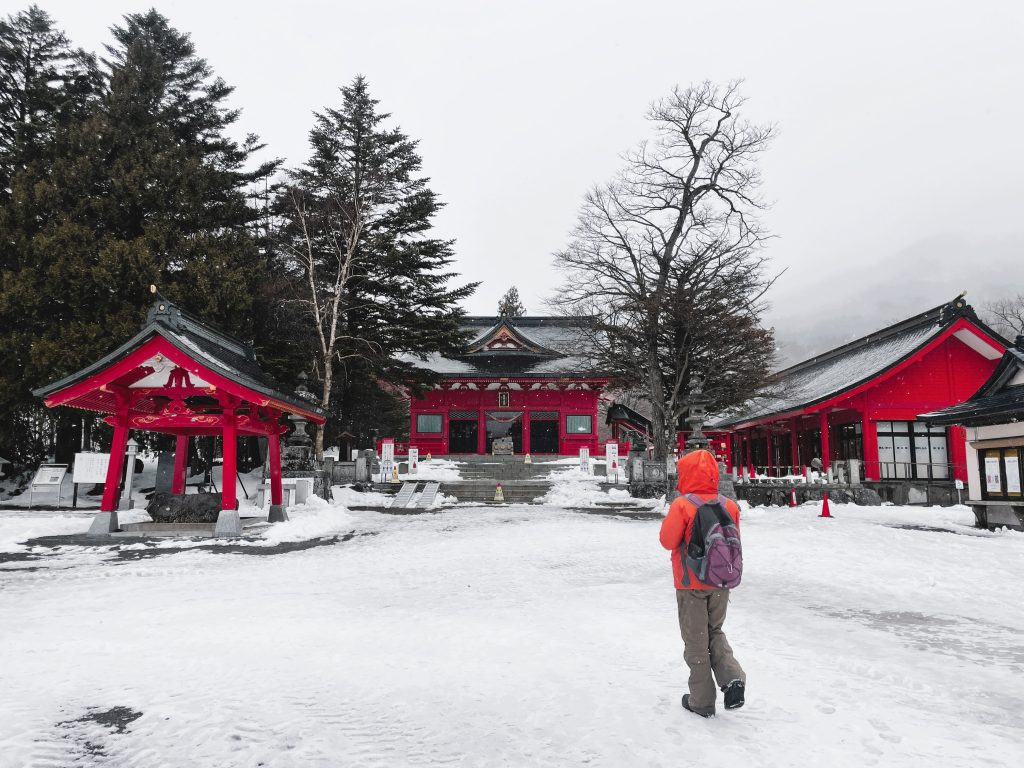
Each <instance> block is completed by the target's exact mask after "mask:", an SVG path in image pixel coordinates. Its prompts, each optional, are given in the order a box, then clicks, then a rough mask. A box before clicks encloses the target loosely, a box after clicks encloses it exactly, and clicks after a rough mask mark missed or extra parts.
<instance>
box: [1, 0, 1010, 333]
mask: <svg viewBox="0 0 1024 768" xmlns="http://www.w3.org/2000/svg"><path fill="white" fill-rule="evenodd" d="M38 2H39V4H40V6H41V7H43V8H44V9H45V10H47V11H48V12H49V13H50V14H51V15H53V16H54V18H55V19H56V21H57V22H58V24H59V25H60V26H62V27H63V28H64V29H65V31H66V32H67V33H68V34H69V36H70V37H71V38H72V39H73V41H74V42H75V43H76V44H77V45H81V46H83V47H85V48H87V49H90V50H98V49H99V48H100V46H101V45H102V43H104V42H107V41H108V40H109V34H108V31H107V30H108V28H109V27H110V25H111V24H113V23H115V22H116V21H117V20H118V19H119V18H120V16H121V15H122V14H124V13H126V12H131V11H138V10H145V9H146V8H148V7H150V6H153V5H154V3H153V2H117V1H114V0H111V1H109V2H107V1H105V0H94V1H93V2H81V0H59V1H58V0H49V1H44V0H38ZM5 5H7V6H8V8H10V10H12V11H13V10H16V9H17V8H18V7H23V6H16V5H14V4H13V3H6V4H5ZM25 5H27V3H25ZM155 7H156V8H157V9H158V10H159V11H161V12H162V13H164V14H165V15H166V16H168V17H169V18H170V20H171V21H172V23H173V24H174V25H175V26H176V27H178V28H179V29H180V30H182V31H186V32H189V33H190V34H191V35H192V38H193V40H194V42H195V43H196V45H197V48H198V51H199V53H200V55H202V56H203V57H205V58H206V59H208V60H209V62H210V64H211V65H212V66H213V68H214V70H215V71H216V73H217V74H219V75H220V76H222V77H223V78H224V79H225V80H227V81H228V83H230V84H232V85H234V86H236V91H235V94H234V104H235V105H236V106H238V107H240V108H241V109H242V110H243V114H242V119H241V121H240V127H241V131H242V132H245V131H252V132H255V133H258V134H260V135H261V136H262V137H263V139H264V140H266V141H267V142H268V144H269V151H270V152H272V153H273V154H274V155H277V156H282V157H285V158H287V160H288V161H289V163H292V164H297V163H299V162H301V161H303V160H304V159H305V157H306V154H307V148H306V136H307V132H308V130H309V127H310V125H311V113H312V112H313V111H314V110H317V109H321V108H322V107H324V106H325V105H334V104H336V103H337V101H338V93H337V87H338V86H339V85H341V84H342V83H346V82H348V81H349V80H351V78H352V77H353V76H354V75H355V74H357V73H362V74H364V75H366V76H367V77H368V78H369V81H370V86H371V91H372V93H374V94H375V96H376V97H377V98H378V99H380V100H381V103H382V107H383V108H384V109H386V110H387V111H390V112H391V113H392V114H393V115H394V117H395V119H396V120H397V122H398V123H399V124H401V126H402V127H403V128H404V129H405V130H406V131H407V132H408V133H409V135H411V136H412V137H414V138H417V139H419V140H420V151H421V154H422V156H423V160H424V166H425V170H426V172H427V174H428V175H429V176H431V177H432V179H433V182H432V186H433V188H434V189H435V190H436V191H437V192H438V193H439V194H440V195H441V196H442V198H443V199H444V201H445V202H446V203H447V208H446V210H445V211H444V213H443V215H442V216H441V217H440V219H439V222H438V224H439V228H440V231H441V234H443V235H444V236H448V237H453V238H455V239H456V240H457V252H458V256H459V261H458V265H457V268H458V270H459V271H460V272H461V273H462V274H463V275H465V277H466V278H467V279H472V280H483V281H484V284H483V285H482V286H481V288H480V291H479V292H478V294H477V296H476V297H475V298H473V299H472V300H471V301H470V302H469V303H468V306H467V309H468V310H469V311H470V312H471V313H475V314H490V313H493V311H494V309H495V305H496V303H497V299H498V297H499V296H500V295H501V294H502V293H503V292H504V291H505V290H506V289H507V288H508V286H509V285H512V284H515V285H517V286H518V287H519V290H520V292H521V293H522V295H523V298H524V301H525V303H526V307H527V310H528V311H531V312H541V311H543V310H544V307H543V306H542V303H541V302H542V299H544V298H548V297H550V296H551V295H552V291H553V289H554V288H555V286H556V285H557V283H558V276H557V274H556V273H555V272H554V270H553V269H552V266H551V254H552V253H553V252H554V251H556V250H558V249H559V248H560V247H562V246H563V244H564V243H565V241H566V237H567V233H568V232H569V230H570V228H571V227H572V225H573V222H574V219H575V216H576V212H577V210H578V208H579V203H580V199H581V196H582V195H583V193H584V192H585V191H586V189H587V188H588V187H589V186H590V185H592V184H593V183H595V182H600V181H603V180H605V179H607V178H608V177H609V176H610V175H611V174H612V173H613V172H614V171H615V169H616V168H618V167H619V165H620V160H619V154H620V153H621V152H622V151H623V150H626V149H627V148H629V147H631V146H632V145H633V144H635V143H636V142H638V141H639V140H640V139H642V138H644V137H645V136H646V135H648V132H649V128H648V126H647V125H646V124H645V121H644V120H643V114H644V112H645V110H646V108H647V106H648V104H649V103H650V102H651V101H653V100H654V99H656V98H658V97H660V96H662V95H663V94H665V93H667V92H668V90H669V89H670V88H671V87H672V86H673V85H674V84H677V83H678V84H682V85H686V84H689V83H693V82H698V81H700V80H704V79H711V80H716V81H725V80H728V79H730V78H735V77H742V78H745V79H746V86H745V93H746V94H747V96H748V97H749V105H748V107H749V110H748V111H749V114H750V115H751V116H752V117H754V118H756V119H758V120H764V121H772V122H775V123H777V124H778V126H779V128H780V136H779V138H778V140H777V141H776V143H775V145H774V147H773V149H772V151H771V152H770V153H769V154H768V155H766V156H765V157H764V165H763V167H764V171H765V180H766V186H765V192H766V195H767V196H768V197H769V198H770V199H772V200H774V201H775V204H774V207H773V209H772V211H771V212H770V214H769V215H768V216H767V217H766V220H767V223H768V225H769V226H770V228H771V229H772V230H773V231H774V232H775V233H776V234H777V235H778V236H779V237H778V239H777V240H776V241H775V242H774V243H773V244H772V245H771V246H770V255H771V257H772V259H773V262H774V264H775V266H776V268H777V269H780V270H781V269H786V270H787V272H786V274H785V275H784V276H783V278H782V279H781V280H780V281H779V283H778V284H777V286H776V288H775V289H774V290H773V292H772V294H771V301H772V305H773V306H772V310H771V312H770V314H769V316H768V318H767V320H768V322H769V323H770V324H774V325H775V326H776V327H777V329H778V331H779V335H780V337H781V338H782V339H783V340H784V341H785V342H786V343H787V344H788V345H789V347H790V349H791V350H792V351H795V350H796V349H797V348H799V349H800V351H804V350H805V349H807V350H809V349H816V348H820V347H822V346H829V345H831V343H832V342H833V341H839V340H843V339H846V338H852V337H853V336H855V335H860V334H862V333H865V332H868V331H870V330H873V329H874V328H877V327H880V326H882V325H884V324H886V323H888V322H891V321H895V320H898V319H901V318H902V317H906V316H909V315H910V314H913V313H916V312H918V311H922V310H924V309H927V308H929V307H931V306H934V305H936V304H939V303H942V302H943V301H945V300H947V299H950V298H952V297H953V296H955V295H956V294H958V293H959V292H960V291H962V290H967V291H969V294H968V299H969V300H970V301H971V302H972V303H973V304H975V306H980V305H981V304H983V303H984V302H985V301H987V300H990V299H992V298H998V297H1000V296H1007V295H1014V294H1016V293H1018V292H1024V267H1022V264H1024V219H1022V217H1021V215H1020V209H1021V203H1022V194H1021V191H1020V190H1021V187H1020V185H1021V182H1022V179H1024V152H1022V150H1021V148H1020V147H1021V135H1022V131H1024V96H1022V94H1024V52H1022V45H1024V3H1020V2H1015V1H1013V2H1011V1H1010V0H1007V1H1006V2H978V0H975V1H974V2H956V3H949V2H934V1H933V2H892V1H891V0H890V2H865V1H864V0H860V1H859V2H857V3H842V4H839V3H830V2H737V1H736V0H734V1H733V2H729V3H708V2H701V3H696V2H690V1H689V0H662V1H661V2H637V1H635V0H634V1H633V2H621V1H620V2H594V1H593V0H591V1H589V2H582V1H577V2H554V1H553V0H549V2H532V1H531V2H524V1H522V0H519V1H517V2H503V3H489V2H483V1H482V0H477V1H476V2H470V1H465V2H445V1H444V0H432V1H431V2H415V1H414V0H407V1H405V2H398V1H395V2H361V3H347V2H310V1H308V0H290V1H289V2H263V1H259V0H249V1H248V2H230V3H229V2H213V1H212V0H206V2H197V1H193V0H180V1H177V2H175V1H166V2H160V3H156V4H155Z"/></svg>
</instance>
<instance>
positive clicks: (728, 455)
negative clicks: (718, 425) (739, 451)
mask: <svg viewBox="0 0 1024 768" xmlns="http://www.w3.org/2000/svg"><path fill="white" fill-rule="evenodd" d="M725 471H726V472H728V473H729V474H732V432H726V433H725Z"/></svg>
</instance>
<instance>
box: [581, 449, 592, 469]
mask: <svg viewBox="0 0 1024 768" xmlns="http://www.w3.org/2000/svg"><path fill="white" fill-rule="evenodd" d="M580 469H581V470H582V471H584V472H586V473H587V474H590V449H589V448H580Z"/></svg>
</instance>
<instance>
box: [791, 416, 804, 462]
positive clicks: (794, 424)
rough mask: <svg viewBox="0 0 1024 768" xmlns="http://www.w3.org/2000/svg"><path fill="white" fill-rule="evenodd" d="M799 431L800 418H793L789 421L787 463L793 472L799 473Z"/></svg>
mask: <svg viewBox="0 0 1024 768" xmlns="http://www.w3.org/2000/svg"><path fill="white" fill-rule="evenodd" d="M799 431H800V420H799V419H793V420H792V421H790V422H789V453H790V459H789V463H790V464H791V465H792V471H793V473H794V474H800V472H801V470H800V444H799V437H798V434H797V433H798V432H799Z"/></svg>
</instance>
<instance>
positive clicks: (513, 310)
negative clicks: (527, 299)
mask: <svg viewBox="0 0 1024 768" xmlns="http://www.w3.org/2000/svg"><path fill="white" fill-rule="evenodd" d="M525 314H526V308H525V307H524V306H523V302H522V301H520V299H519V289H518V288H516V287H515V286H514V285H513V286H512V287H511V288H509V289H508V290H507V291H505V295H504V296H502V297H501V299H499V300H498V316H499V317H522V316H523V315H525Z"/></svg>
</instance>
